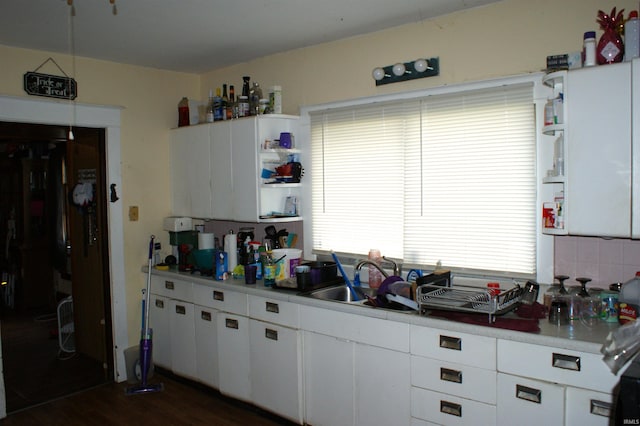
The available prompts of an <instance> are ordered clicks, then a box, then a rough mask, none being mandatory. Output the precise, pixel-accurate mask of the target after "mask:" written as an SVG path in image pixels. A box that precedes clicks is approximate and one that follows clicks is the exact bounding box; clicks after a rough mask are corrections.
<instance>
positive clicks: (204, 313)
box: [200, 311, 211, 321]
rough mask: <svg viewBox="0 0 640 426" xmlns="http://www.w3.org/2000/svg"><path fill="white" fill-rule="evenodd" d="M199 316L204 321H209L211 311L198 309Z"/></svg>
mask: <svg viewBox="0 0 640 426" xmlns="http://www.w3.org/2000/svg"><path fill="white" fill-rule="evenodd" d="M200 318H202V319H203V320H204V321H211V312H207V311H200Z"/></svg>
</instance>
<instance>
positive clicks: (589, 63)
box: [582, 31, 596, 67]
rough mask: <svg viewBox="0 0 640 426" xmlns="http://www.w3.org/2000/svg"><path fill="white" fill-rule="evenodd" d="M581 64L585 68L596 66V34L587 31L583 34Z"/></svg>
mask: <svg viewBox="0 0 640 426" xmlns="http://www.w3.org/2000/svg"><path fill="white" fill-rule="evenodd" d="M582 63H583V65H584V66H585V67H593V66H595V65H596V32H595V31H587V32H586V33H584V42H583V48H582Z"/></svg>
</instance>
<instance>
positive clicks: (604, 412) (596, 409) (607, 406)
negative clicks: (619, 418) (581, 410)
mask: <svg viewBox="0 0 640 426" xmlns="http://www.w3.org/2000/svg"><path fill="white" fill-rule="evenodd" d="M612 408H613V405H612V404H611V403H609V402H605V401H598V400H597V399H592V400H591V414H595V415H596V416H602V417H608V418H611V409H612Z"/></svg>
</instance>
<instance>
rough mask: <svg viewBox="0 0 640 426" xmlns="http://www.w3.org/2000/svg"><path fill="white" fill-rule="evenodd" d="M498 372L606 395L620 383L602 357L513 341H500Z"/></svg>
mask: <svg viewBox="0 0 640 426" xmlns="http://www.w3.org/2000/svg"><path fill="white" fill-rule="evenodd" d="M498 371H500V372H504V373H510V374H516V375H526V376H528V377H534V378H536V379H540V380H547V381H549V382H556V383H562V384H566V385H571V386H576V387H580V388H585V389H592V390H597V391H600V392H604V393H611V392H612V391H613V388H614V386H615V385H616V384H617V382H618V378H617V377H616V376H615V375H614V374H613V373H611V370H609V367H607V365H606V364H605V363H604V362H603V361H602V355H596V354H591V353H585V352H577V351H570V350H566V349H559V348H552V347H550V346H540V345H534V344H531V343H521V342H513V341H509V340H499V341H498Z"/></svg>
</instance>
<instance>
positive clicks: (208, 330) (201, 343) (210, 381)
mask: <svg viewBox="0 0 640 426" xmlns="http://www.w3.org/2000/svg"><path fill="white" fill-rule="evenodd" d="M217 321H218V311H217V310H215V309H211V308H209V307H206V306H200V305H195V327H196V328H195V332H196V370H197V377H198V380H199V381H200V382H202V383H204V384H206V385H207V386H211V387H212V388H215V389H218V388H219V387H220V381H219V379H218V326H217Z"/></svg>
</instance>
